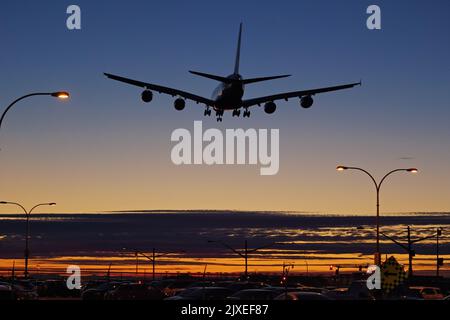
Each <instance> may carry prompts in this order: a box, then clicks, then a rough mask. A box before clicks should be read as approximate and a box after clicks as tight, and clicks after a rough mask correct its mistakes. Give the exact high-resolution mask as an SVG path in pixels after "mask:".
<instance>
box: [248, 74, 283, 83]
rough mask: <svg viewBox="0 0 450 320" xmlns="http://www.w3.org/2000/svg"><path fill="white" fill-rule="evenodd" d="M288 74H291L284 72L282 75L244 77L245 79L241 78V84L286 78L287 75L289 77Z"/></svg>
mask: <svg viewBox="0 0 450 320" xmlns="http://www.w3.org/2000/svg"><path fill="white" fill-rule="evenodd" d="M290 76H291V75H290V74H285V75H282V76H274V77H263V78H253V79H245V80H241V82H242V83H243V84H250V83H256V82H263V81H269V80H275V79H281V78H287V77H290Z"/></svg>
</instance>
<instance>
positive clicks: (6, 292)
mask: <svg viewBox="0 0 450 320" xmlns="http://www.w3.org/2000/svg"><path fill="white" fill-rule="evenodd" d="M10 300H15V298H14V293H13V290H12V288H11V286H10V285H9V284H8V283H3V282H0V301H10Z"/></svg>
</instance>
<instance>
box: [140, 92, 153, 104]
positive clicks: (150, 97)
mask: <svg viewBox="0 0 450 320" xmlns="http://www.w3.org/2000/svg"><path fill="white" fill-rule="evenodd" d="M152 100H153V92H151V91H150V90H145V91H144V92H142V101H144V102H146V103H149V102H151V101H152Z"/></svg>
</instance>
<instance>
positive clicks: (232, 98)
mask: <svg viewBox="0 0 450 320" xmlns="http://www.w3.org/2000/svg"><path fill="white" fill-rule="evenodd" d="M227 79H231V80H242V77H241V75H239V74H232V75H230V76H228V77H227ZM244 89H245V88H244V85H243V84H242V83H240V82H231V83H224V82H222V83H221V84H220V85H219V86H218V87H217V88H216V89H215V90H214V92H213V95H212V99H213V100H214V102H215V104H214V109H215V110H235V109H238V108H240V107H241V105H242V97H243V96H244Z"/></svg>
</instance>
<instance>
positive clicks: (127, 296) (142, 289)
mask: <svg viewBox="0 0 450 320" xmlns="http://www.w3.org/2000/svg"><path fill="white" fill-rule="evenodd" d="M164 297H165V295H164V293H163V292H161V291H160V290H158V289H156V288H154V287H151V286H149V285H147V284H141V283H127V284H121V285H119V286H117V287H116V288H115V289H113V290H110V291H108V292H106V293H105V300H162V299H163V298H164Z"/></svg>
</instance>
